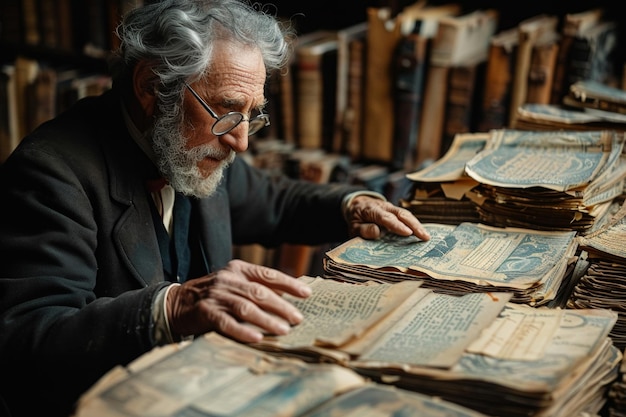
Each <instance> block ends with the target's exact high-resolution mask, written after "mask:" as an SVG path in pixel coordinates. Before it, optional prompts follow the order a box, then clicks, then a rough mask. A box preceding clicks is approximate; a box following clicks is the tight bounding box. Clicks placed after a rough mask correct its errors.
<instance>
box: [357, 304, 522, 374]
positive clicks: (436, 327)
mask: <svg viewBox="0 0 626 417" xmlns="http://www.w3.org/2000/svg"><path fill="white" fill-rule="evenodd" d="M511 296H512V294H510V293H470V294H466V295H463V296H460V297H458V296H452V295H445V294H436V293H429V294H428V295H426V296H425V297H424V298H423V299H421V300H420V301H419V302H418V303H417V304H415V305H413V307H412V308H411V309H410V310H409V311H408V312H407V314H405V316H404V317H403V318H402V319H400V320H399V321H398V322H397V323H395V325H394V326H393V327H392V328H391V329H389V330H388V331H387V332H386V333H385V334H384V335H382V336H381V337H380V338H379V339H378V341H377V342H376V343H375V344H374V345H373V346H371V348H370V349H369V350H368V351H367V352H365V353H364V354H363V355H361V357H359V358H358V361H359V362H365V361H370V362H379V363H380V364H381V366H382V364H384V363H396V364H410V365H423V366H431V367H439V368H448V367H450V366H452V365H454V364H455V363H456V362H457V361H458V360H459V358H460V357H461V355H462V354H463V351H464V349H465V348H466V347H467V346H468V345H469V344H470V343H471V342H472V341H473V340H474V339H476V338H477V337H478V335H479V334H480V332H481V330H482V329H484V328H486V327H487V326H489V325H490V324H491V323H492V322H493V321H494V320H495V319H496V317H498V314H500V312H501V311H502V309H503V308H504V306H505V305H506V303H507V302H508V301H509V300H510V299H511Z"/></svg>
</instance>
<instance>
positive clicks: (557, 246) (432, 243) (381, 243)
mask: <svg viewBox="0 0 626 417" xmlns="http://www.w3.org/2000/svg"><path fill="white" fill-rule="evenodd" d="M424 226H425V227H426V229H427V230H428V232H429V233H430V235H431V239H430V240H429V241H421V240H419V239H417V238H416V237H415V236H408V237H402V236H397V235H393V234H388V235H385V236H384V237H383V238H381V239H378V240H366V239H362V238H360V237H356V238H353V239H350V240H348V241H346V242H344V243H343V244H341V245H339V246H337V247H335V248H333V249H332V250H330V251H328V252H326V256H325V258H324V270H325V272H326V274H327V276H328V277H332V278H335V279H339V280H342V281H350V282H363V281H368V280H375V281H378V282H397V281H402V280H421V281H423V287H425V288H432V289H436V290H437V291H439V292H444V293H449V294H464V293H468V292H493V291H507V292H511V293H512V294H513V299H512V300H511V301H513V302H516V303H523V304H528V305H532V306H539V305H544V304H547V303H548V302H549V301H551V300H553V299H554V298H555V297H556V295H557V293H558V290H559V288H560V287H561V284H562V283H563V280H564V279H565V277H566V275H567V272H568V271H569V270H570V268H569V267H570V266H571V265H573V264H575V261H576V257H575V253H576V249H577V241H576V240H575V236H576V232H573V231H540V230H532V229H520V228H498V227H493V226H487V225H484V224H479V223H461V224H460V225H457V226H454V225H444V224H437V223H426V224H424Z"/></svg>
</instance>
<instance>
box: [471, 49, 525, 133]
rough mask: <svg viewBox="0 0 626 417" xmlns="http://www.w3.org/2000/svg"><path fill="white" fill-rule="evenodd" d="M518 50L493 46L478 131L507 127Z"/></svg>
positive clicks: (489, 58) (486, 71)
mask: <svg viewBox="0 0 626 417" xmlns="http://www.w3.org/2000/svg"><path fill="white" fill-rule="evenodd" d="M516 53H517V52H516V48H515V47H512V48H507V47H505V46H502V45H493V44H492V45H491V46H490V48H489V55H488V58H487V68H486V70H485V82H484V87H483V95H482V109H481V113H480V123H479V124H478V130H480V131H481V132H488V131H489V130H491V129H500V128H503V127H505V126H506V124H507V122H508V116H509V106H510V102H511V90H512V83H513V77H514V71H515V56H516Z"/></svg>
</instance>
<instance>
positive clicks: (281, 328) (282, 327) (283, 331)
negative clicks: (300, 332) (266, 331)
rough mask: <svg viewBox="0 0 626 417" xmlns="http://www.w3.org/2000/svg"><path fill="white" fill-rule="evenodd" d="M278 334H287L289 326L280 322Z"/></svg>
mask: <svg viewBox="0 0 626 417" xmlns="http://www.w3.org/2000/svg"><path fill="white" fill-rule="evenodd" d="M278 328H279V331H280V334H287V333H289V330H291V326H289V325H288V324H287V323H280V324H279V325H278Z"/></svg>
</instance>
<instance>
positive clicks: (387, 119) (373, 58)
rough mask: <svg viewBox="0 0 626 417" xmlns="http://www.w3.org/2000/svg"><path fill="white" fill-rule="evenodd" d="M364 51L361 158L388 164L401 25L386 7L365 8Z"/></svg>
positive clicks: (390, 150) (391, 138)
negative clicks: (393, 78) (393, 77)
mask: <svg viewBox="0 0 626 417" xmlns="http://www.w3.org/2000/svg"><path fill="white" fill-rule="evenodd" d="M367 16H368V30H367V38H366V45H367V49H366V52H365V56H366V64H365V80H366V81H365V97H364V98H365V102H364V109H363V114H364V123H363V141H362V145H361V157H362V158H363V159H365V160H371V161H376V162H380V163H388V162H390V161H391V158H392V148H393V130H394V121H395V118H394V117H393V95H392V84H391V77H390V75H391V62H392V59H393V51H394V49H395V46H396V44H397V43H398V41H399V40H400V38H401V36H402V32H401V26H400V24H399V23H398V21H397V19H393V18H392V16H391V11H390V9H389V8H372V7H370V8H368V9H367Z"/></svg>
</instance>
